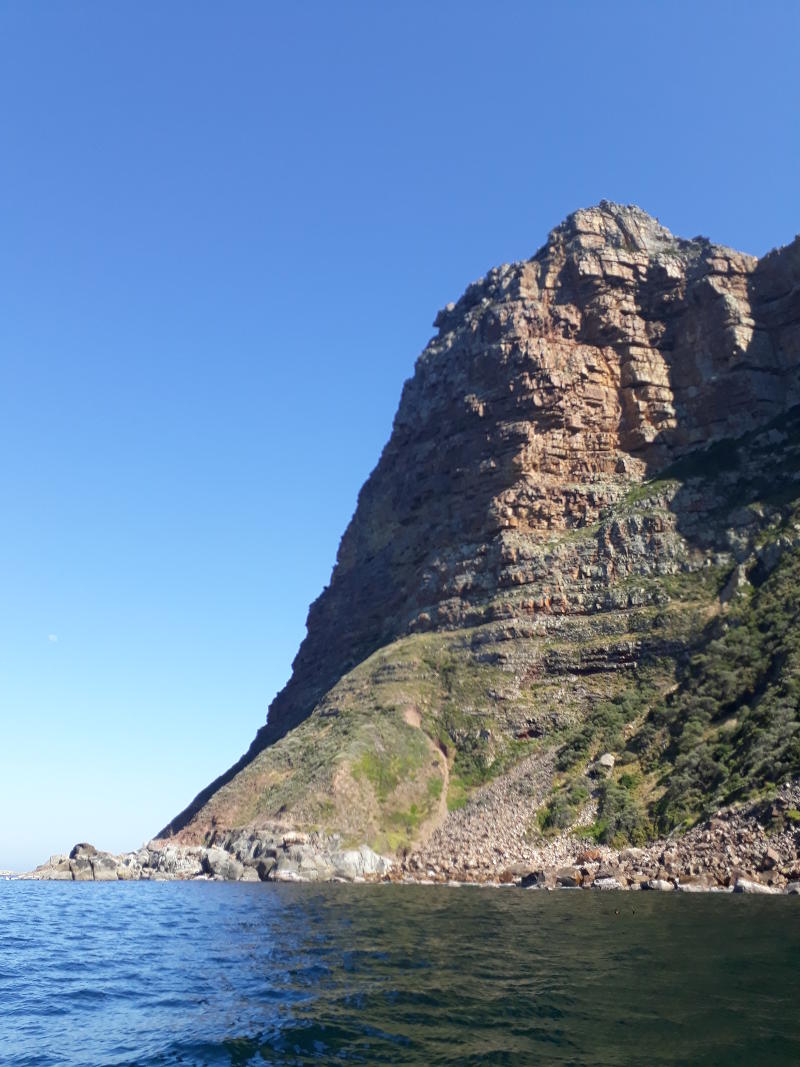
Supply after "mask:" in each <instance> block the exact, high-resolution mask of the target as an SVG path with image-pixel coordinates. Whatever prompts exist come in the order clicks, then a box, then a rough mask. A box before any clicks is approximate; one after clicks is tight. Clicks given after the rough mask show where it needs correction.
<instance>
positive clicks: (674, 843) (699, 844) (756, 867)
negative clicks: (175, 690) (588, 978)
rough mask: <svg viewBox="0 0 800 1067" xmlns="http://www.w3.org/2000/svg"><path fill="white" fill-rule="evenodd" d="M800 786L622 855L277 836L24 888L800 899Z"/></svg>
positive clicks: (97, 864) (56, 870) (84, 858)
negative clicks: (352, 886) (413, 847)
mask: <svg viewBox="0 0 800 1067" xmlns="http://www.w3.org/2000/svg"><path fill="white" fill-rule="evenodd" d="M799 810H800V783H798V782H795V783H792V784H789V785H786V786H783V787H782V788H781V789H780V790H779V791H778V793H777V795H776V796H775V797H774V798H773V799H771V800H769V801H762V802H758V803H751V804H749V805H747V806H740V807H729V808H725V809H722V810H720V811H718V812H717V813H716V814H715V815H714V816H713V817H712V818H711V819H709V820H708V821H707V822H705V823H703V824H701V825H699V826H696V827H694V828H693V829H691V830H689V831H688V832H687V833H686V834H684V835H683V836H681V837H677V836H674V837H670V838H667V839H662V840H660V841H657V842H654V843H651V844H649V845H647V846H646V847H644V848H623V849H615V848H611V847H608V846H603V845H596V844H594V843H593V842H591V841H590V840H589V839H587V838H581V837H580V836H577V834H579V833H580V831H577V833H576V832H573V833H570V834H562V835H560V836H559V837H557V838H555V839H553V840H551V841H547V842H542V843H541V844H540V845H539V846H538V847H536V848H534V849H533V851H532V853H531V855H530V857H529V858H528V859H527V860H526V861H524V862H511V863H509V862H507V857H506V856H504V854H503V852H502V851H497V852H493V853H492V855H491V856H488V857H487V856H485V857H483V858H482V859H483V862H480V863H478V862H476V861H474V860H473V859H472V858H471V857H469V856H468V857H466V858H465V857H464V856H458V855H455V856H450V857H446V856H443V855H440V854H436V853H434V854H431V853H430V851H427V852H419V853H412V854H411V855H409V856H407V857H404V858H403V859H401V860H396V859H392V858H389V857H386V856H381V855H379V854H378V853H376V852H374V851H373V850H372V849H371V848H369V847H368V846H367V845H361V846H360V847H358V848H343V847H342V842H341V840H340V838H339V837H338V836H336V835H325V834H321V833H316V832H315V833H299V832H297V831H293V830H286V829H285V828H281V827H278V826H273V827H269V828H266V829H259V830H252V831H247V830H244V831H231V832H227V833H222V834H219V835H214V836H213V837H212V839H211V840H210V841H209V843H208V844H207V845H202V846H201V845H193V844H178V843H176V842H174V841H171V840H162V841H158V840H157V841H152V842H150V843H149V844H148V845H146V846H144V847H143V848H141V849H139V850H137V851H135V852H128V853H123V854H122V855H113V854H111V853H108V852H102V851H100V850H98V849H96V848H94V846H92V845H89V844H85V843H82V844H78V845H76V846H75V847H74V848H73V849H72V851H71V852H70V854H69V855H68V856H67V855H56V856H51V857H50V859H49V860H48V862H47V863H45V864H42V865H41V866H40V867H37V868H36V870H34V871H31V872H30V873H29V874H25V875H19V876H17V877H19V878H25V879H33V880H40V881H137V880H138V881H143V880H144V881H147V880H153V881H188V880H206V881H235V882H262V881H263V882H333V881H338V882H395V883H406V884H424V885H432V884H445V885H498V886H499V885H516V886H520V887H522V888H536V889H545V890H553V889H575V888H591V889H598V890H655V891H661V892H684V893H698V892H711V893H724V892H732V893H762V894H779V893H783V894H790V895H800V814H798V812H799Z"/></svg>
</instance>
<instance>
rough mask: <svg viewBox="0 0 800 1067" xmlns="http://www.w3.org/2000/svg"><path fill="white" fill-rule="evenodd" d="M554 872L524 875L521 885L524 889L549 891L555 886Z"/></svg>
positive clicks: (532, 872)
mask: <svg viewBox="0 0 800 1067" xmlns="http://www.w3.org/2000/svg"><path fill="white" fill-rule="evenodd" d="M555 881H556V880H555V876H554V875H553V873H552V871H542V870H540V871H530V872H529V873H528V874H525V875H523V877H522V880H521V881H520V885H521V886H522V887H523V889H549V888H552V887H553V886H554V885H555Z"/></svg>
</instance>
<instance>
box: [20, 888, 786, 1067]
mask: <svg viewBox="0 0 800 1067" xmlns="http://www.w3.org/2000/svg"><path fill="white" fill-rule="evenodd" d="M0 1063H3V1064H13V1065H14V1067H33V1065H36V1067H45V1065H58V1067H78V1065H81V1067H83V1065H92V1067H97V1065H105V1064H137V1065H139V1064H141V1065H156V1064H159V1065H165V1064H185V1065H187V1067H189V1065H200V1064H229V1065H244V1064H265V1063H267V1064H311V1063H314V1064H381V1063H391V1064H395V1065H399V1064H424V1065H432V1064H459V1065H461V1064H515V1065H516V1064H571V1065H577V1064H591V1065H609V1067H610V1065H626V1067H629V1065H631V1064H647V1065H658V1064H691V1065H696V1064H704V1065H705V1064H719V1065H725V1067H731V1065H737V1064H742V1065H748V1067H752V1065H758V1064H769V1065H771V1067H775V1065H779V1064H798V1063H800V898H798V897H748V896H736V897H734V896H727V895H710V896H709V895H701V894H696V895H683V894H666V893H615V892H608V893H604V892H597V891H582V890H576V891H562V892H557V893H546V892H536V891H526V890H520V889H514V888H507V889H506V888H503V889H496V888H495V889H490V888H469V887H464V888H447V887H438V886H437V887H435V886H401V885H369V886H366V885H320V886H314V885H281V884H270V883H263V884H262V883H258V884H232V883H217V882H185V883H184V882H135V883H125V882H119V883H91V882H88V883H59V882H51V883H46V882H13V881H12V882H0Z"/></svg>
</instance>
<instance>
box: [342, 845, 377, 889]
mask: <svg viewBox="0 0 800 1067" xmlns="http://www.w3.org/2000/svg"><path fill="white" fill-rule="evenodd" d="M330 861H331V865H332V868H333V874H334V876H335V877H337V878H345V879H346V880H347V881H353V880H354V879H356V878H365V877H370V876H373V877H374V876H376V875H382V874H386V873H387V872H388V871H390V870H391V868H392V861H391V860H390V859H387V857H385V856H379V855H378V853H377V852H374V851H373V850H372V849H371V848H370V847H369V846H368V845H361V846H360V848H351V849H344V850H341V851H338V852H333V853H332V854H331V857H330Z"/></svg>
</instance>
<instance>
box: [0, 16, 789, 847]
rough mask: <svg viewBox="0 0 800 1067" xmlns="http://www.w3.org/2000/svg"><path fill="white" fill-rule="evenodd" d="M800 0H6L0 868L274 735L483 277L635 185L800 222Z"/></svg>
mask: <svg viewBox="0 0 800 1067" xmlns="http://www.w3.org/2000/svg"><path fill="white" fill-rule="evenodd" d="M799 13H800V7H799V6H798V5H797V4H795V3H794V2H786V3H774V2H773V3H763V4H761V5H759V6H758V7H757V6H756V5H755V4H751V3H741V2H740V3H737V2H727V3H716V2H706V3H700V4H697V3H692V4H689V3H680V2H678V3H676V2H671V3H652V4H643V3H613V2H608V3H603V4H597V3H594V2H592V3H588V2H587V3H571V4H570V3H564V4H548V5H545V4H534V3H521V2H520V3H503V2H499V3H493V4H491V5H490V4H488V3H482V4H479V3H468V2H458V3H455V2H452V3H450V2H440V3H436V4H430V3H425V4H423V3H416V2H404V3H403V4H395V5H391V4H377V3H348V2H343V3H341V4H330V3H322V2H309V3H306V4H302V5H300V4H280V5H279V4H270V3H262V2H259V3H248V2H239V3H237V4H235V5H233V6H230V5H219V4H213V3H207V2H198V0H192V2H191V3H188V2H177V0H175V2H171V3H169V4H165V5H156V4H149V5H148V4H141V3H127V2H115V3H113V4H107V3H103V2H101V0H96V2H94V3H81V2H72V3H69V4H67V3H54V2H53V3H48V2H44V0H42V2H39V3H30V2H28V0H18V2H14V3H9V2H2V3H0V145H1V146H2V149H1V151H2V166H0V212H2V215H1V216H0V217H1V218H2V231H1V232H2V239H0V301H1V302H2V314H0V455H1V456H2V463H0V500H1V501H2V512H1V514H2V523H1V524H0V582H1V583H2V586H1V588H2V599H1V600H0V730H1V731H2V733H1V734H0V810H2V812H3V819H2V820H1V821H0V868H2V867H26V866H30V865H33V864H34V863H36V862H39V861H41V860H43V859H45V858H46V857H47V855H48V854H49V853H50V852H53V851H57V850H59V851H60V850H63V849H68V848H69V847H70V846H71V845H72V844H73V843H74V842H75V841H77V840H90V841H92V842H94V843H95V844H97V845H98V846H100V847H105V848H109V849H114V850H120V849H124V848H131V847H135V846H137V845H138V844H139V843H141V842H142V841H144V840H146V839H147V838H148V837H149V836H151V835H152V834H153V833H154V832H155V831H156V830H157V829H158V828H159V827H160V826H161V825H163V823H164V822H165V821H166V820H167V819H168V818H169V817H170V816H172V815H174V814H175V813H176V812H177V811H178V810H179V809H180V808H182V807H183V806H184V805H185V804H186V803H187V802H188V801H189V800H190V799H191V798H192V797H193V796H194V794H195V793H196V792H197V791H198V790H199V789H200V788H201V787H202V786H204V785H205V784H207V782H208V781H209V780H210V779H211V778H213V777H214V776H216V774H218V773H219V772H221V771H222V770H223V769H225V768H226V767H227V766H228V765H229V764H230V763H232V762H233V761H234V760H235V759H236V758H237V757H238V756H239V755H240V754H241V752H242V751H243V750H244V749H245V748H246V747H247V745H248V744H249V742H250V740H251V739H252V736H253V734H254V733H255V730H256V729H257V727H258V726H260V725H261V724H262V722H263V721H264V717H265V714H266V708H267V705H268V704H269V701H270V700H271V699H272V697H273V696H274V694H275V692H276V691H277V690H278V689H279V688H280V687H281V685H282V684H283V683H284V682H285V680H286V679H287V677H288V675H289V671H290V665H291V660H292V658H293V656H294V653H295V652H296V649H297V646H298V644H299V642H300V640H301V638H302V636H303V633H304V624H305V617H306V611H307V607H308V604H309V602H310V601H311V600H312V599H313V598H314V597H315V596H316V595H317V594H318V593H319V591H320V589H321V588H322V586H323V585H324V584H325V583H326V582H327V581H328V578H329V576H330V569H331V566H332V564H333V560H334V557H335V552H336V548H337V545H338V541H339V537H340V536H341V533H342V531H343V529H344V527H345V525H346V523H347V521H348V519H349V517H350V515H351V514H352V511H353V508H354V505H355V500H356V495H357V493H358V489H359V486H360V485H361V483H362V482H363V480H364V478H365V477H366V475H367V474H368V473H369V471H370V470H371V468H372V467H373V466H374V464H375V462H376V461H377V458H378V455H379V452H380V449H381V447H382V446H383V444H384V442H385V441H386V439H387V437H388V435H389V432H390V428H391V421H392V417H393V414H394V410H395V407H396V404H397V401H398V399H399V394H400V388H401V385H402V382H403V380H404V379H405V378H406V377H407V376H408V375H409V374H410V373H411V371H412V368H413V362H414V360H415V358H416V356H417V354H418V353H419V351H420V350H421V349H422V348H423V347H424V345H425V343H426V341H427V340H428V338H429V337H430V335H431V334H432V332H433V330H432V327H431V323H432V321H433V318H434V316H435V313H436V311H437V309H438V308H439V307H441V306H443V305H444V304H445V303H447V302H448V301H449V300H452V299H455V298H457V296H458V295H459V293H460V292H461V291H462V290H463V289H464V287H465V286H466V285H467V284H468V283H469V282H470V281H471V280H473V279H474V278H477V277H479V276H481V275H482V274H483V273H485V271H486V270H487V269H489V267H491V266H493V265H495V264H498V263H502V262H507V261H510V260H513V259H518V258H522V257H526V256H529V255H531V254H533V252H534V251H535V250H536V249H537V248H538V247H539V246H540V245H541V244H542V243H543V241H544V240H545V238H546V235H547V232H548V230H550V229H551V228H552V227H553V226H555V225H556V224H557V223H558V222H559V221H561V219H562V218H563V217H564V216H565V215H566V214H568V213H569V212H570V211H572V210H574V209H576V208H578V207H582V206H587V205H589V204H592V203H596V202H597V201H598V200H600V199H601V198H604V197H605V198H608V199H612V200H619V201H623V202H626V203H629V202H633V203H637V204H639V205H640V206H642V207H643V208H645V209H646V210H648V211H650V212H651V213H653V214H655V215H657V216H658V217H659V218H660V219H661V221H662V222H663V223H665V224H666V225H667V226H669V227H670V228H671V229H672V230H673V231H675V232H676V233H679V234H681V235H683V236H695V235H696V234H701V233H702V234H705V235H706V236H708V237H710V238H711V239H712V240H715V241H718V242H721V243H724V244H730V245H733V246H735V247H737V248H741V249H743V250H745V251H747V252H751V253H755V254H761V253H763V252H765V251H767V250H768V249H769V248H771V247H773V246H775V245H779V244H784V243H786V242H787V241H788V240H790V239H791V238H792V237H793V236H794V235H795V233H796V232H797V231H798V229H800V225H798V197H797V190H798V187H799V186H800V183H799V182H798V178H799V177H800V175H799V174H798V162H799V161H800V145H799V144H798V128H799V127H798V103H800V98H799V90H800V74H798V65H797V56H796V49H797V41H798V39H799V38H800V33H799V32H798V31H800V14H799Z"/></svg>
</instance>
